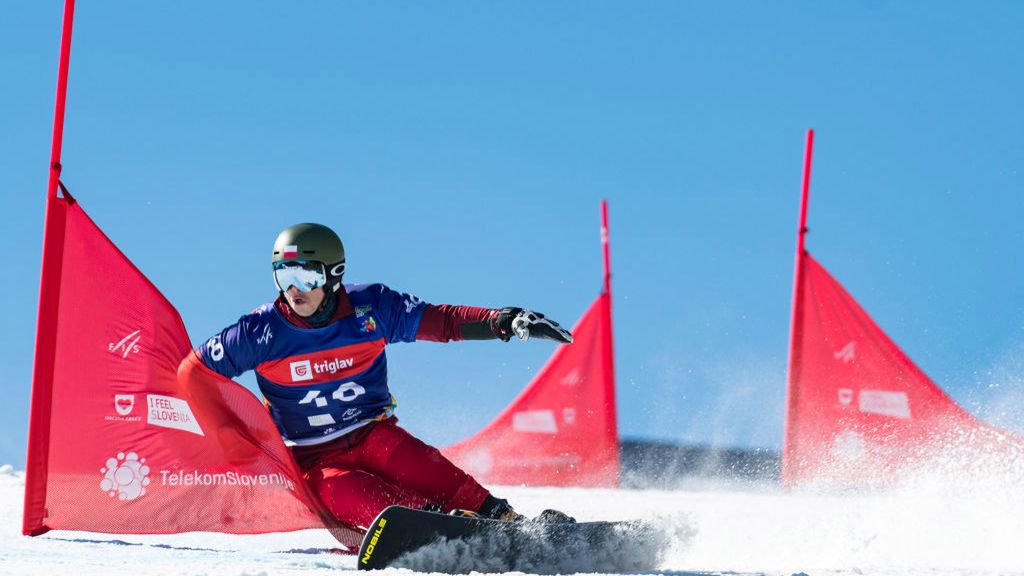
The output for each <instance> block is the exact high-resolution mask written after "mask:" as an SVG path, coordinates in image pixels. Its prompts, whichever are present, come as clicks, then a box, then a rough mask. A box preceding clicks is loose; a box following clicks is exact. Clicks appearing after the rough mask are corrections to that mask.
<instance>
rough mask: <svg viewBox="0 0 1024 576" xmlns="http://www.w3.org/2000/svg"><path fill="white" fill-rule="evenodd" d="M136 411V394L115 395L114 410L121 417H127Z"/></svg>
mask: <svg viewBox="0 0 1024 576" xmlns="http://www.w3.org/2000/svg"><path fill="white" fill-rule="evenodd" d="M134 409H135V394H114V410H117V413H118V414H120V415H121V416H127V415H129V414H131V413H132V410H134Z"/></svg>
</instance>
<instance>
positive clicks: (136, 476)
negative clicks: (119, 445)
mask: <svg viewBox="0 0 1024 576" xmlns="http://www.w3.org/2000/svg"><path fill="white" fill-rule="evenodd" d="M100 473H101V474H103V480H101V481H100V489H101V490H103V491H104V492H106V493H107V495H108V496H110V497H111V498H113V497H114V496H117V498H118V499H119V500H135V499H136V498H138V497H140V496H143V495H145V494H146V486H149V466H146V459H145V458H139V455H138V454H136V453H135V452H129V453H127V454H125V453H124V452H118V454H117V457H116V458H108V459H107V465H106V466H105V467H103V468H100Z"/></svg>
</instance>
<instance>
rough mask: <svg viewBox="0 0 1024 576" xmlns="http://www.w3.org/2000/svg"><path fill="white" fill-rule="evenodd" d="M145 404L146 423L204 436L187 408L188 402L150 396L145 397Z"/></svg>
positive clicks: (168, 397) (155, 395) (156, 395)
mask: <svg viewBox="0 0 1024 576" xmlns="http://www.w3.org/2000/svg"><path fill="white" fill-rule="evenodd" d="M146 404H147V405H148V406H149V413H148V414H147V420H146V421H147V422H148V423H150V424H152V425H154V426H161V427H163V428H173V429H175V430H184V431H185V432H191V433H193V434H198V435H199V436H206V434H203V429H202V428H200V427H199V422H197V421H196V417H195V415H193V414H192V408H191V407H189V405H188V402H186V401H184V400H182V399H180V398H174V397H172V396H160V395H158V394H150V395H148V396H147V397H146Z"/></svg>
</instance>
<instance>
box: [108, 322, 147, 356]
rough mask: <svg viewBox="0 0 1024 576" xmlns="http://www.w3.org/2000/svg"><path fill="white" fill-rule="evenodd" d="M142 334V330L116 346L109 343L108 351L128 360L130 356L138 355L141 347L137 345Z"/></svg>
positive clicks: (128, 336)
mask: <svg viewBox="0 0 1024 576" xmlns="http://www.w3.org/2000/svg"><path fill="white" fill-rule="evenodd" d="M140 332H142V329H141V328H140V329H138V330H136V331H135V332H132V333H131V334H129V335H127V336H125V337H124V338H122V339H121V341H120V342H118V343H116V344H115V343H113V342H108V343H107V350H109V351H110V352H111V353H112V354H120V355H121V358H127V357H128V355H129V354H138V352H139V346H138V344H137V343H138V341H139V338H142V334H140Z"/></svg>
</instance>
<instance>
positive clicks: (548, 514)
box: [533, 510, 576, 524]
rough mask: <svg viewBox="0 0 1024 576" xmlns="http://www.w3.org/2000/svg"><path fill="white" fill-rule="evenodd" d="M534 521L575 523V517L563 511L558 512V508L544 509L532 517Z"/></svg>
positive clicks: (542, 522)
mask: <svg viewBox="0 0 1024 576" xmlns="http://www.w3.org/2000/svg"><path fill="white" fill-rule="evenodd" d="M533 521H534V522H539V523H541V524H575V523H576V519H575V518H573V517H572V516H569V515H568V514H566V513H565V512H559V511H558V510H545V511H543V512H541V513H540V514H538V515H537V517H536V518H534V519H533Z"/></svg>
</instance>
